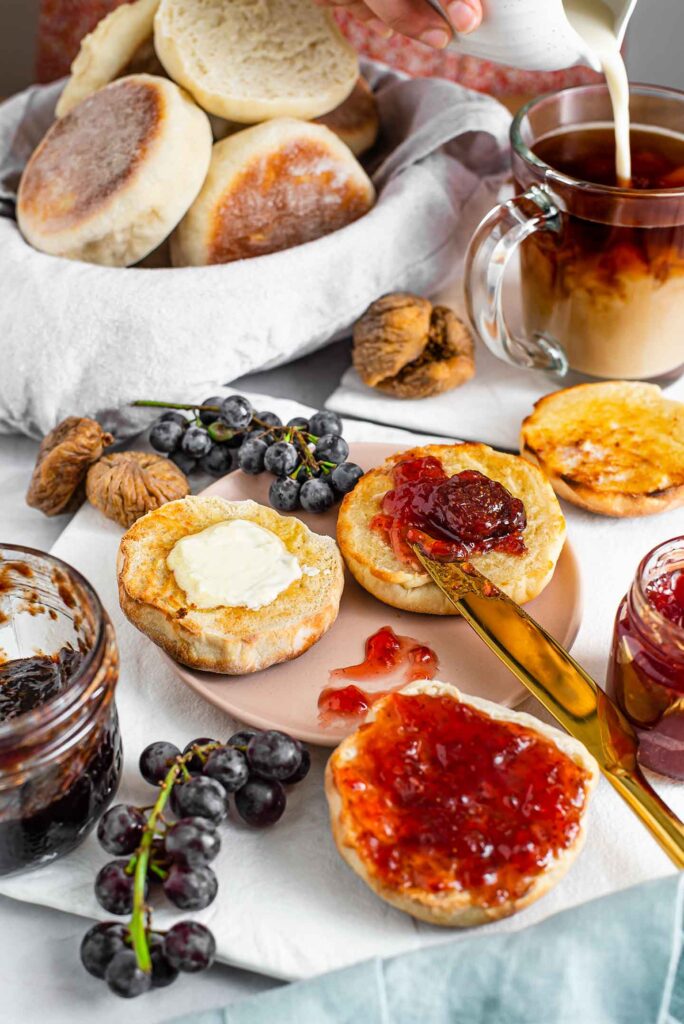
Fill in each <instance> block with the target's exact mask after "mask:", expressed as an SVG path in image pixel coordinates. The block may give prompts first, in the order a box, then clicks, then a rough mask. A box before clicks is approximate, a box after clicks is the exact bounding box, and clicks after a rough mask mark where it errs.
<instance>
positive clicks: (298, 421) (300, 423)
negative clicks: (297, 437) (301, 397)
mask: <svg viewBox="0 0 684 1024" xmlns="http://www.w3.org/2000/svg"><path fill="white" fill-rule="evenodd" d="M287 425H288V427H297V429H298V430H303V431H304V433H305V434H308V432H309V421H308V420H307V419H305V418H304V417H303V416H293V417H292V419H291V420H288V421H287Z"/></svg>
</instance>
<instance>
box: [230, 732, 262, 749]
mask: <svg viewBox="0 0 684 1024" xmlns="http://www.w3.org/2000/svg"><path fill="white" fill-rule="evenodd" d="M258 735H259V732H258V730H257V729H240V730H239V732H234V733H233V735H232V736H231V737H230V739H229V740H228V743H227V744H226V746H228V747H237V748H238V750H246V749H247V745H248V744H249V741H250V740H251V738H252V736H258Z"/></svg>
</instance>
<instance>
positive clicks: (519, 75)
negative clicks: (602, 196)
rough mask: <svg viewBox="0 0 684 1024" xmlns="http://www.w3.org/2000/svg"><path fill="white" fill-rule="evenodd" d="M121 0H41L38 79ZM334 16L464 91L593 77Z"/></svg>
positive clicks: (401, 63) (391, 54)
mask: <svg viewBox="0 0 684 1024" xmlns="http://www.w3.org/2000/svg"><path fill="white" fill-rule="evenodd" d="M124 2H127V0H42V3H41V13H40V23H39V28H38V57H37V68H36V73H37V79H38V81H39V82H51V81H53V80H54V79H55V78H60V77H61V76H62V75H66V74H68V73H69V67H70V65H71V61H72V60H73V58H74V56H75V55H76V53H77V51H78V46H79V43H80V41H81V39H82V38H83V36H84V35H86V33H87V32H90V31H91V30H92V29H93V28H94V27H95V25H96V24H97V22H98V21H99V20H100V18H102V17H104V15H105V14H107V13H108V12H109V11H112V10H113V9H114V8H115V7H119V6H120V5H121V4H122V3H124ZM335 16H336V18H337V21H338V23H339V25H340V27H341V28H342V31H343V32H344V34H345V35H346V36H347V38H348V39H349V40H350V41H351V42H352V44H353V45H354V46H355V47H356V49H357V50H358V51H359V53H362V54H365V55H366V56H368V57H372V58H373V59H374V60H379V61H383V62H384V63H385V64H389V65H391V66H392V67H394V68H399V69H400V70H401V71H406V72H407V73H408V74H410V75H413V76H416V77H439V78H448V79H450V80H451V81H453V82H460V83H461V84H462V85H465V86H467V87H468V88H469V89H477V90H478V91H479V92H487V93H489V94H490V95H492V96H498V97H500V98H502V99H506V98H511V99H513V100H520V101H522V98H523V97H526V96H534V95H537V94H538V93H540V92H546V91H547V90H550V89H560V88H562V87H563V86H566V85H577V84H580V83H582V82H593V81H596V80H597V79H598V76H597V75H596V74H595V73H594V72H593V71H590V70H589V69H588V68H583V67H573V68H568V69H567V70H566V71H554V72H538V71H521V70H519V69H518V68H508V67H504V66H503V65H501V64H491V63H489V62H488V61H483V60H477V59H475V58H474V57H465V56H462V55H460V54H458V53H455V52H453V51H451V50H450V51H448V52H437V51H435V50H431V49H430V48H429V47H427V46H424V45H423V44H422V43H418V42H415V41H414V40H412V39H407V38H406V37H404V36H395V37H394V38H392V39H389V40H385V39H381V38H380V37H379V36H376V35H374V34H373V33H372V32H371V31H370V30H369V29H367V28H366V27H365V26H364V25H363V24H362V23H361V22H359V21H357V20H356V19H355V18H354V17H352V16H351V15H350V14H348V13H347V12H346V11H344V10H341V9H340V10H338V11H337V12H336V15H335Z"/></svg>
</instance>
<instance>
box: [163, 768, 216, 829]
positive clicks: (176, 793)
mask: <svg viewBox="0 0 684 1024" xmlns="http://www.w3.org/2000/svg"><path fill="white" fill-rule="evenodd" d="M171 807H172V809H173V812H174V814H176V815H177V816H178V817H179V818H195V817H197V818H208V819H209V821H213V822H214V824H215V825H218V824H219V822H221V821H223V819H224V818H225V816H226V814H227V813H228V794H227V793H226V791H225V789H224V788H223V786H222V785H221V784H220V782H216V781H215V780H214V779H208V778H207V777H206V776H204V775H198V776H196V777H195V778H194V779H190V780H189V782H184V783H183V784H182V785H181V786H174V787H173V793H172V794H171Z"/></svg>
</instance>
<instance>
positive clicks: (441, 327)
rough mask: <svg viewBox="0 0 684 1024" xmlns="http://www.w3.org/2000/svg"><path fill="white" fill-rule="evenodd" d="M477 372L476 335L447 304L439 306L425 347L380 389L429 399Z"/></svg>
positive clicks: (431, 322)
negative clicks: (473, 336) (473, 334)
mask: <svg viewBox="0 0 684 1024" xmlns="http://www.w3.org/2000/svg"><path fill="white" fill-rule="evenodd" d="M474 373H475V355H474V346H473V338H472V335H471V333H470V331H469V330H468V328H467V327H466V325H465V324H464V323H462V321H461V320H459V319H458V317H457V316H456V315H455V314H454V313H453V312H452V311H451V310H450V309H449V308H448V307H447V306H435V307H434V308H433V310H432V316H431V318H430V336H429V340H428V343H427V345H426V346H425V348H424V350H423V351H422V352H421V354H420V355H419V356H418V358H417V359H415V360H414V361H413V362H412V363H408V364H407V365H406V366H404V367H402V369H401V370H400V371H399V373H397V374H396V376H394V377H392V378H390V379H388V380H382V381H380V382H379V383H378V384H377V385H376V386H377V388H378V389H379V390H380V391H384V392H385V393H386V394H388V395H394V396H395V398H429V397H430V396H431V395H441V394H442V393H443V392H444V391H450V390H451V389H452V388H457V387H459V385H461V384H465V382H466V381H467V380H470V378H471V377H472V376H473V375H474Z"/></svg>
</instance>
